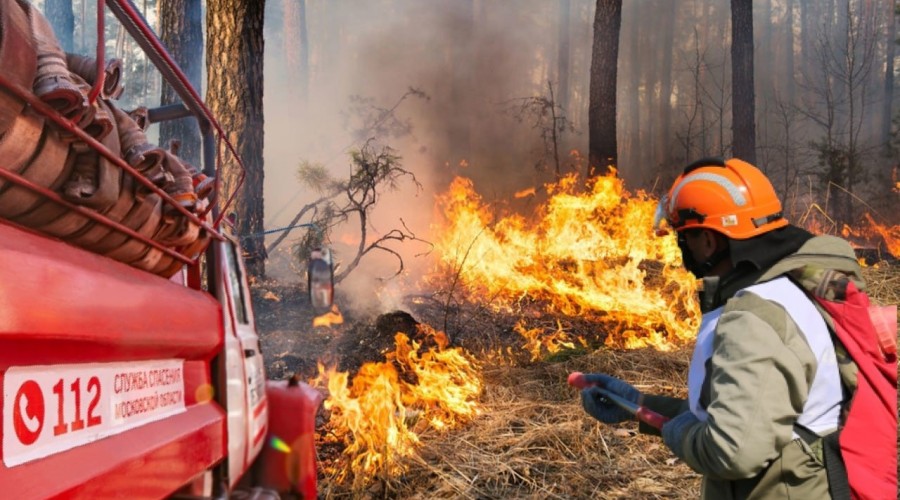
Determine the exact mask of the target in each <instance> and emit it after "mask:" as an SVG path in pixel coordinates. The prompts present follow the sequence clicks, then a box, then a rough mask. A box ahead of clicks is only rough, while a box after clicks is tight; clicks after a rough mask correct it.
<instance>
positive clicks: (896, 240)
mask: <svg viewBox="0 0 900 500" xmlns="http://www.w3.org/2000/svg"><path fill="white" fill-rule="evenodd" d="M866 220H867V221H868V222H869V226H870V227H871V228H872V230H873V231H875V232H876V233H878V234H879V235H881V239H883V240H884V244H885V246H886V247H887V251H888V252H890V254H891V255H893V256H894V257H896V258H898V259H900V225H897V226H892V227H888V226H882V225H881V224H878V223H877V222H875V220H874V219H872V216H871V215H869V214H866Z"/></svg>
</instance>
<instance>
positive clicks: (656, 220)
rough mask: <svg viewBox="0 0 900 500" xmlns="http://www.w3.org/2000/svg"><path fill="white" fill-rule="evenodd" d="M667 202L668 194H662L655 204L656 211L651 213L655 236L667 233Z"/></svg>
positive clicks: (669, 225)
mask: <svg viewBox="0 0 900 500" xmlns="http://www.w3.org/2000/svg"><path fill="white" fill-rule="evenodd" d="M668 204H669V196H668V195H666V196H663V197H662V198H660V199H659V203H657V204H656V212H655V213H654V214H653V232H654V233H656V235H657V236H665V235H667V234H669V227H671V224H669V221H668V219H667V218H666V205H668Z"/></svg>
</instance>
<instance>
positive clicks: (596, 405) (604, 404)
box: [581, 373, 641, 424]
mask: <svg viewBox="0 0 900 500" xmlns="http://www.w3.org/2000/svg"><path fill="white" fill-rule="evenodd" d="M584 380H585V382H587V383H589V384H594V385H597V386H600V387H602V388H604V389H606V390H607V391H609V392H612V393H615V394H617V395H619V396H622V397H623V398H624V399H627V400H628V401H631V402H632V403H638V400H639V399H640V397H641V392H640V391H638V390H637V389H635V388H634V387H632V386H631V384H629V383H628V382H625V381H623V380H619V379H617V378H615V377H611V376H609V375H604V374H602V373H586V374H584ZM581 406H583V407H584V411H586V412H588V414H590V415H591V416H592V417H594V418H596V419H597V420H599V421H601V422H603V423H606V424H617V423H619V422H624V421H626V420H629V419H631V418H633V417H634V415H632V414H631V413H629V412H628V410H624V409H622V408H620V407H619V406H618V405H617V404H615V403H613V402H612V401H608V400H606V399H605V398H604V397H603V396H602V395H601V394H600V391H598V390H597V387H593V386H592V387H588V388H586V389H582V391H581Z"/></svg>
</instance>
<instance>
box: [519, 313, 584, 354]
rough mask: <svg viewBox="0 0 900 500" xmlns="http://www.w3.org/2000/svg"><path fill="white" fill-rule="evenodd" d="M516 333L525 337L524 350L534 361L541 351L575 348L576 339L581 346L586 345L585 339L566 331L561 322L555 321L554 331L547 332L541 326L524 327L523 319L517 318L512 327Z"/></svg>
mask: <svg viewBox="0 0 900 500" xmlns="http://www.w3.org/2000/svg"><path fill="white" fill-rule="evenodd" d="M513 330H515V332H516V333H518V334H519V335H521V336H523V337H525V340H526V343H525V346H524V348H525V350H526V351H528V352H530V353H531V360H532V361H536V360H538V359H540V358H541V354H542V353H543V351H547V352H548V353H550V354H555V353H557V352H560V351H562V350H563V349H570V350H571V349H575V342H576V341H577V342H578V343H579V344H581V345H582V346H583V347H587V341H585V340H584V338H582V337H580V336H578V337H574V338H573V337H572V335H570V334H568V333H566V331H565V330H564V329H563V326H562V324H560V322H559V321H557V322H556V331H554V332H549V333H547V332H546V331H545V330H544V329H543V328H526V327H525V321H524V320H519V322H518V323H516V325H515V326H514V327H513Z"/></svg>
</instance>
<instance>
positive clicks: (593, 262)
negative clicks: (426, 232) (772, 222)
mask: <svg viewBox="0 0 900 500" xmlns="http://www.w3.org/2000/svg"><path fill="white" fill-rule="evenodd" d="M547 192H548V194H549V195H550V199H549V200H547V202H546V203H544V204H542V205H541V206H539V207H538V208H537V209H536V211H535V213H534V216H533V217H530V218H528V219H526V218H525V217H523V216H521V215H506V216H499V215H497V216H495V215H494V214H493V213H492V212H491V211H490V210H489V207H487V206H486V205H485V204H484V203H483V202H482V200H481V198H480V197H479V196H478V194H476V192H475V188H474V185H473V184H472V182H471V181H470V180H468V179H464V178H456V179H455V180H454V181H453V183H452V184H451V186H450V189H449V191H448V192H447V193H446V194H444V195H442V196H441V197H440V198H439V200H438V202H439V206H440V207H442V209H443V211H444V215H445V218H446V222H445V224H444V225H443V226H442V227H436V228H435V229H436V231H435V233H436V235H437V236H436V237H435V238H434V240H435V242H436V243H435V247H436V249H437V250H438V252H439V256H440V259H441V264H442V265H443V267H444V268H445V271H447V272H450V273H452V274H453V275H458V276H459V280H460V282H461V283H462V284H463V285H464V286H465V288H466V290H467V291H469V292H470V293H473V294H474V295H475V297H476V298H477V299H478V300H482V301H485V302H490V303H491V304H492V305H493V306H494V307H504V308H512V307H514V306H515V305H516V303H517V301H520V300H521V299H523V298H528V299H531V300H536V301H542V302H543V303H545V304H546V305H547V307H548V308H549V309H550V310H552V311H557V312H560V313H563V314H567V315H572V316H574V315H579V316H581V317H587V318H589V319H601V318H602V320H603V322H604V323H605V324H613V325H615V324H618V325H619V327H617V328H614V330H616V331H614V332H612V333H611V334H610V335H609V336H608V337H607V340H606V343H607V344H608V345H611V346H624V347H640V346H653V347H656V348H658V349H670V348H672V347H674V346H675V345H677V344H678V343H680V342H681V341H683V340H684V339H688V338H692V337H693V335H694V334H695V332H696V329H697V327H698V326H699V320H700V313H699V309H698V307H697V304H696V301H695V300H694V297H695V292H696V287H697V284H696V281H695V280H694V279H693V278H692V276H690V275H689V274H688V273H687V272H686V271H685V270H684V269H683V268H682V267H681V253H680V251H679V250H678V245H677V242H676V240H675V238H674V237H673V236H668V237H657V236H656V235H655V234H654V233H653V231H652V225H653V224H652V223H653V216H654V212H655V208H656V201H655V200H652V199H650V198H649V197H648V196H647V195H645V194H644V193H643V192H638V193H637V194H636V195H631V194H629V193H628V192H627V191H626V190H625V189H624V186H623V184H622V181H621V180H620V179H619V178H617V177H615V176H614V175H609V176H606V177H599V178H597V179H595V180H594V181H593V182H592V183H591V185H590V186H588V189H587V190H579V183H578V180H577V178H576V177H575V176H568V177H565V178H563V179H562V180H561V181H560V182H559V183H558V184H549V185H547ZM523 328H524V327H523Z"/></svg>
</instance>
